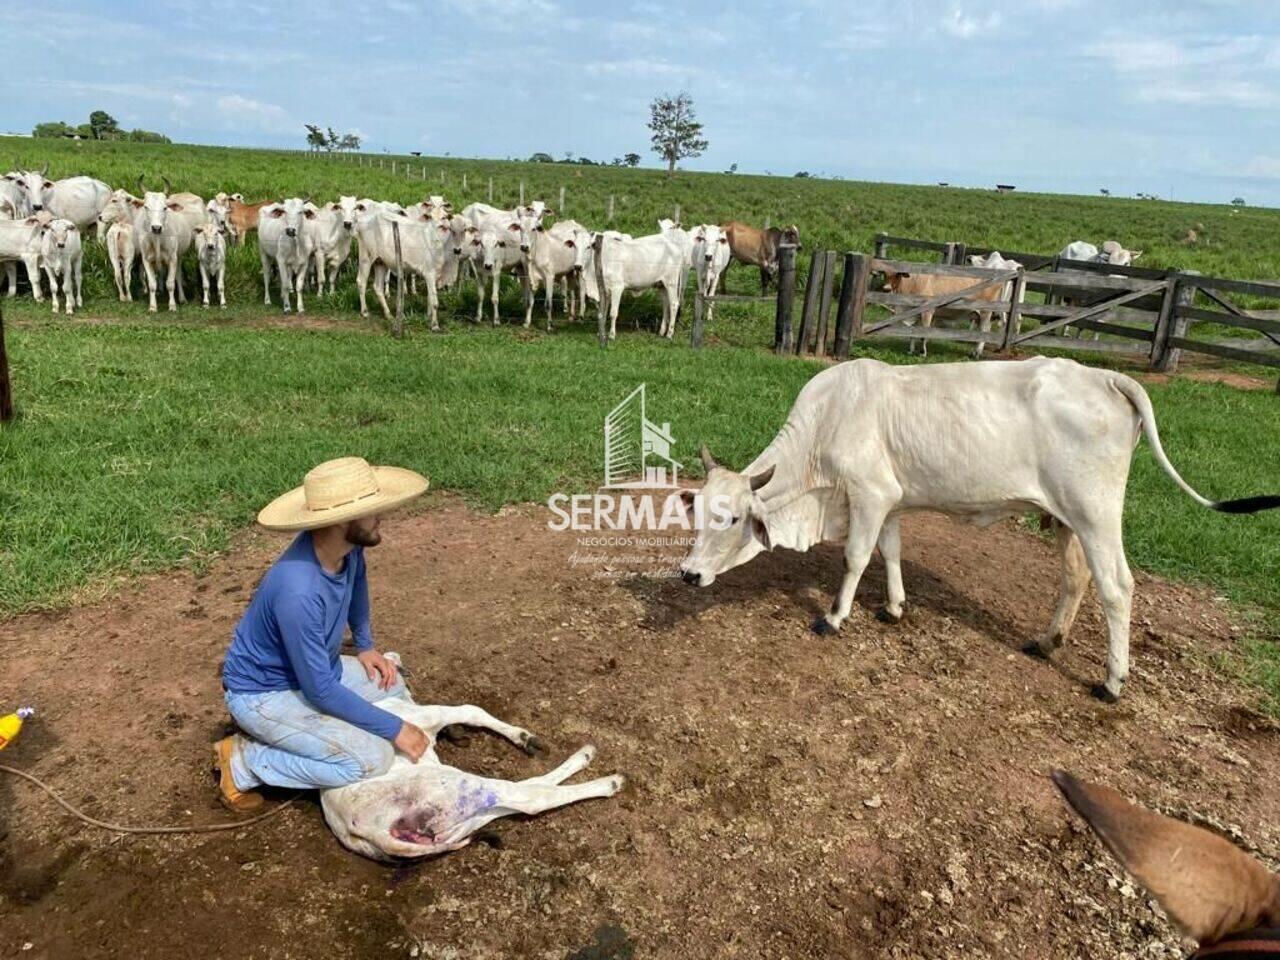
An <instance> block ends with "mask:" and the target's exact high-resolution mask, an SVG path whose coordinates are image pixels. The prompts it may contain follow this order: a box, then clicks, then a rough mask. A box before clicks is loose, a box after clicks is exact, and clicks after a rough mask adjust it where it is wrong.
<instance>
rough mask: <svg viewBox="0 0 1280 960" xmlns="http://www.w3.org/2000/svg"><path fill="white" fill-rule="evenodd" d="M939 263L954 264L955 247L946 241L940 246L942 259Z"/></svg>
mask: <svg viewBox="0 0 1280 960" xmlns="http://www.w3.org/2000/svg"><path fill="white" fill-rule="evenodd" d="M938 262H939V263H945V264H953V263H955V262H956V245H955V244H954V243H953V242H951V241H950V240H948V241H947V242H946V243H944V244H943V245H942V259H941V260H939V261H938Z"/></svg>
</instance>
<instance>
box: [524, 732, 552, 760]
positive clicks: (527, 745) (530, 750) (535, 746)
mask: <svg viewBox="0 0 1280 960" xmlns="http://www.w3.org/2000/svg"><path fill="white" fill-rule="evenodd" d="M520 749H521V750H523V751H524V752H525V753H527V754H528V755H529V756H531V757H536V756H537V755H538V754H541V753H546V752H547V745H546V744H545V743H543V742H542V738H541V737H538V736H535V735H534V734H532V733H527V734H525V736H524V738H523V739H522V740H521V741H520Z"/></svg>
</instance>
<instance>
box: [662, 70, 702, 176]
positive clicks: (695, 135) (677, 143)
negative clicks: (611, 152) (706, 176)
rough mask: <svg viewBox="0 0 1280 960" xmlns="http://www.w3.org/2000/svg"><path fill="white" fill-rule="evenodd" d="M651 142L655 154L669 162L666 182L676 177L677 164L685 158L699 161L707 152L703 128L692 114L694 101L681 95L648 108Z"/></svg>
mask: <svg viewBox="0 0 1280 960" xmlns="http://www.w3.org/2000/svg"><path fill="white" fill-rule="evenodd" d="M649 129H650V130H652V131H653V136H652V137H650V138H649V139H650V142H652V144H653V152H654V153H656V154H657V155H658V156H660V157H662V159H663V160H665V161H667V178H668V179H670V178H671V177H673V176H675V172H676V164H677V163H678V162H680V161H681V160H683V159H684V158H685V157H699V156H701V155H702V151H703V150H705V149H707V140H706V138H705V137H703V135H702V124H700V123H699V122H698V119H697V116H696V115H695V114H694V112H693V98H692V97H690V96H689V94H687V93H685V92H683V91H681V92H680V93H678V94H676V95H675V96H674V97H672V96H670V95H667V96H664V97H655V98H654V101H653V103H651V104H650V105H649Z"/></svg>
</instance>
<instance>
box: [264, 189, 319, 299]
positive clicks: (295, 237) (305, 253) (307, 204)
mask: <svg viewBox="0 0 1280 960" xmlns="http://www.w3.org/2000/svg"><path fill="white" fill-rule="evenodd" d="M316 215H317V214H316V208H315V207H314V206H313V205H312V203H311V198H310V197H307V198H305V199H299V198H298V197H290V198H288V199H286V200H285V201H284V202H283V203H272V204H269V205H267V206H265V207H263V208H262V209H261V210H259V211H258V258H259V260H261V262H262V302H263V303H264V304H266V305H268V306H270V304H271V267H272V264H274V265H275V268H276V271H277V272H278V273H279V274H280V300H281V302H282V303H283V304H284V312H285V313H289V312H290V309H291V304H290V300H291V297H292V296H294V295H295V294H296V296H297V298H298V312H299V313H305V312H306V307H305V305H304V304H303V302H302V286H303V284H304V283H305V282H306V279H307V265H308V264H309V263H310V262H311V253H312V250H313V243H314V240H313V237H312V232H311V229H310V225H311V224H312V223H314V222H315V220H316ZM291 290H292V291H293V293H290V291H291Z"/></svg>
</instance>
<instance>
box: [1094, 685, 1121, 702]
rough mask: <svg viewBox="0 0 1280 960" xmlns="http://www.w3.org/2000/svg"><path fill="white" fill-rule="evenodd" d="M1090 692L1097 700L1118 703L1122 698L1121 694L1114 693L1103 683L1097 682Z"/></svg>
mask: <svg viewBox="0 0 1280 960" xmlns="http://www.w3.org/2000/svg"><path fill="white" fill-rule="evenodd" d="M1089 693H1091V694H1092V695H1093V698H1094V699H1095V700H1101V701H1102V702H1103V703H1118V702H1119V700H1120V695H1119V694H1118V693H1112V692H1111V691H1110V690H1108V689H1107V686H1106V684H1103V683H1095V684H1094V685H1093V688H1092V689H1091V690H1090V691H1089Z"/></svg>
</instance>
